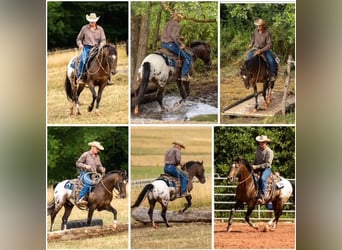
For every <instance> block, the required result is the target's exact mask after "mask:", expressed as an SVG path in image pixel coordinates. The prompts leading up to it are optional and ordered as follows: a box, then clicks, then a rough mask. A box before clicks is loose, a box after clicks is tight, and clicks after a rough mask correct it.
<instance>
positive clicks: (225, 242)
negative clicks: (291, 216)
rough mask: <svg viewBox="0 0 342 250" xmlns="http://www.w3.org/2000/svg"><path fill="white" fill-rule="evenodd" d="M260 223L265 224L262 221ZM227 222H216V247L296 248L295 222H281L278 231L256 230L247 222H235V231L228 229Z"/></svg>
mask: <svg viewBox="0 0 342 250" xmlns="http://www.w3.org/2000/svg"><path fill="white" fill-rule="evenodd" d="M260 225H263V223H262V222H260ZM226 227H227V224H226V223H215V229H214V247H215V249H222V248H225V249H251V248H253V249H279V248H282V249H284V248H286V249H295V239H296V237H295V224H294V223H286V222H281V223H279V224H278V227H277V229H276V231H268V232H263V231H262V228H263V227H262V226H260V228H259V229H258V230H255V229H253V228H251V227H250V226H248V225H247V224H246V223H234V224H233V231H232V232H229V233H228V232H227V231H226Z"/></svg>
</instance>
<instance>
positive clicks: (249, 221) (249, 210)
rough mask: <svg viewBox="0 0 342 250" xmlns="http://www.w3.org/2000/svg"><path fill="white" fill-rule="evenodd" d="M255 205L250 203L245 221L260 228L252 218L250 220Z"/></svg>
mask: <svg viewBox="0 0 342 250" xmlns="http://www.w3.org/2000/svg"><path fill="white" fill-rule="evenodd" d="M254 206H255V204H254V203H253V204H248V208H247V212H246V214H245V221H246V222H247V223H248V225H250V226H251V227H253V228H254V229H258V226H257V225H255V224H254V223H253V222H252V221H251V220H250V216H251V213H252V211H253V210H254Z"/></svg>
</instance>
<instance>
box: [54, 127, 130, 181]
mask: <svg viewBox="0 0 342 250" xmlns="http://www.w3.org/2000/svg"><path fill="white" fill-rule="evenodd" d="M94 140H96V141H100V142H101V144H102V145H103V146H104V150H103V151H101V162H102V164H103V165H104V167H106V169H107V171H109V170H113V169H125V170H128V128H127V127H101V128H100V127H48V152H47V153H48V160H47V163H48V182H49V183H50V184H51V183H54V182H56V181H61V180H63V179H68V178H75V177H76V175H77V169H76V166H75V163H76V161H77V160H78V158H79V157H80V156H81V154H82V153H83V152H85V151H87V150H89V146H88V143H89V142H90V141H94Z"/></svg>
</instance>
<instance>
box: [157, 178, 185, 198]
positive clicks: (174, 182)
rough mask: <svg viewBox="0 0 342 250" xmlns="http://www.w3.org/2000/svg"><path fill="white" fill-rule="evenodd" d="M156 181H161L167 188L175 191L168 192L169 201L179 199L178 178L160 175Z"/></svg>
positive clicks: (179, 183) (179, 187)
mask: <svg viewBox="0 0 342 250" xmlns="http://www.w3.org/2000/svg"><path fill="white" fill-rule="evenodd" d="M157 180H162V181H164V182H165V183H166V185H167V186H168V187H174V188H175V191H171V192H170V200H174V199H176V198H179V197H180V191H181V182H180V178H176V177H173V176H171V175H168V174H165V173H164V174H160V176H159V177H158V178H157Z"/></svg>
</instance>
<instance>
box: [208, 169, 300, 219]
mask: <svg viewBox="0 0 342 250" xmlns="http://www.w3.org/2000/svg"><path fill="white" fill-rule="evenodd" d="M226 180H227V177H220V176H218V175H215V176H214V201H213V202H214V220H215V221H221V222H223V221H228V218H229V213H230V209H231V207H232V206H233V205H234V204H235V199H232V198H231V197H235V192H236V185H228V184H224V181H226ZM288 180H289V181H290V182H291V183H292V185H294V184H295V181H296V180H295V179H288ZM218 189H225V191H224V192H222V191H221V192H220V193H219V192H218ZM222 197H226V198H227V201H223V200H222ZM228 198H229V199H230V200H231V201H229V200H228ZM292 200H294V194H292V195H291V197H290V199H289V201H288V202H286V203H285V205H289V206H291V207H293V209H286V206H285V207H284V210H283V215H282V216H281V217H280V219H279V220H280V221H295V218H296V216H295V215H296V210H295V203H294V201H292ZM224 205H225V207H226V208H222V206H224ZM218 207H219V208H218ZM245 207H246V206H245ZM246 211H247V208H246V209H241V210H236V213H235V216H234V220H244V216H239V213H245V212H246ZM223 214H224V215H223ZM265 215H268V216H265ZM272 216H273V210H270V209H265V208H264V206H260V205H257V206H256V208H255V209H254V211H253V213H252V214H251V219H253V220H265V219H268V218H270V217H272ZM267 217H268V218H267Z"/></svg>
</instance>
